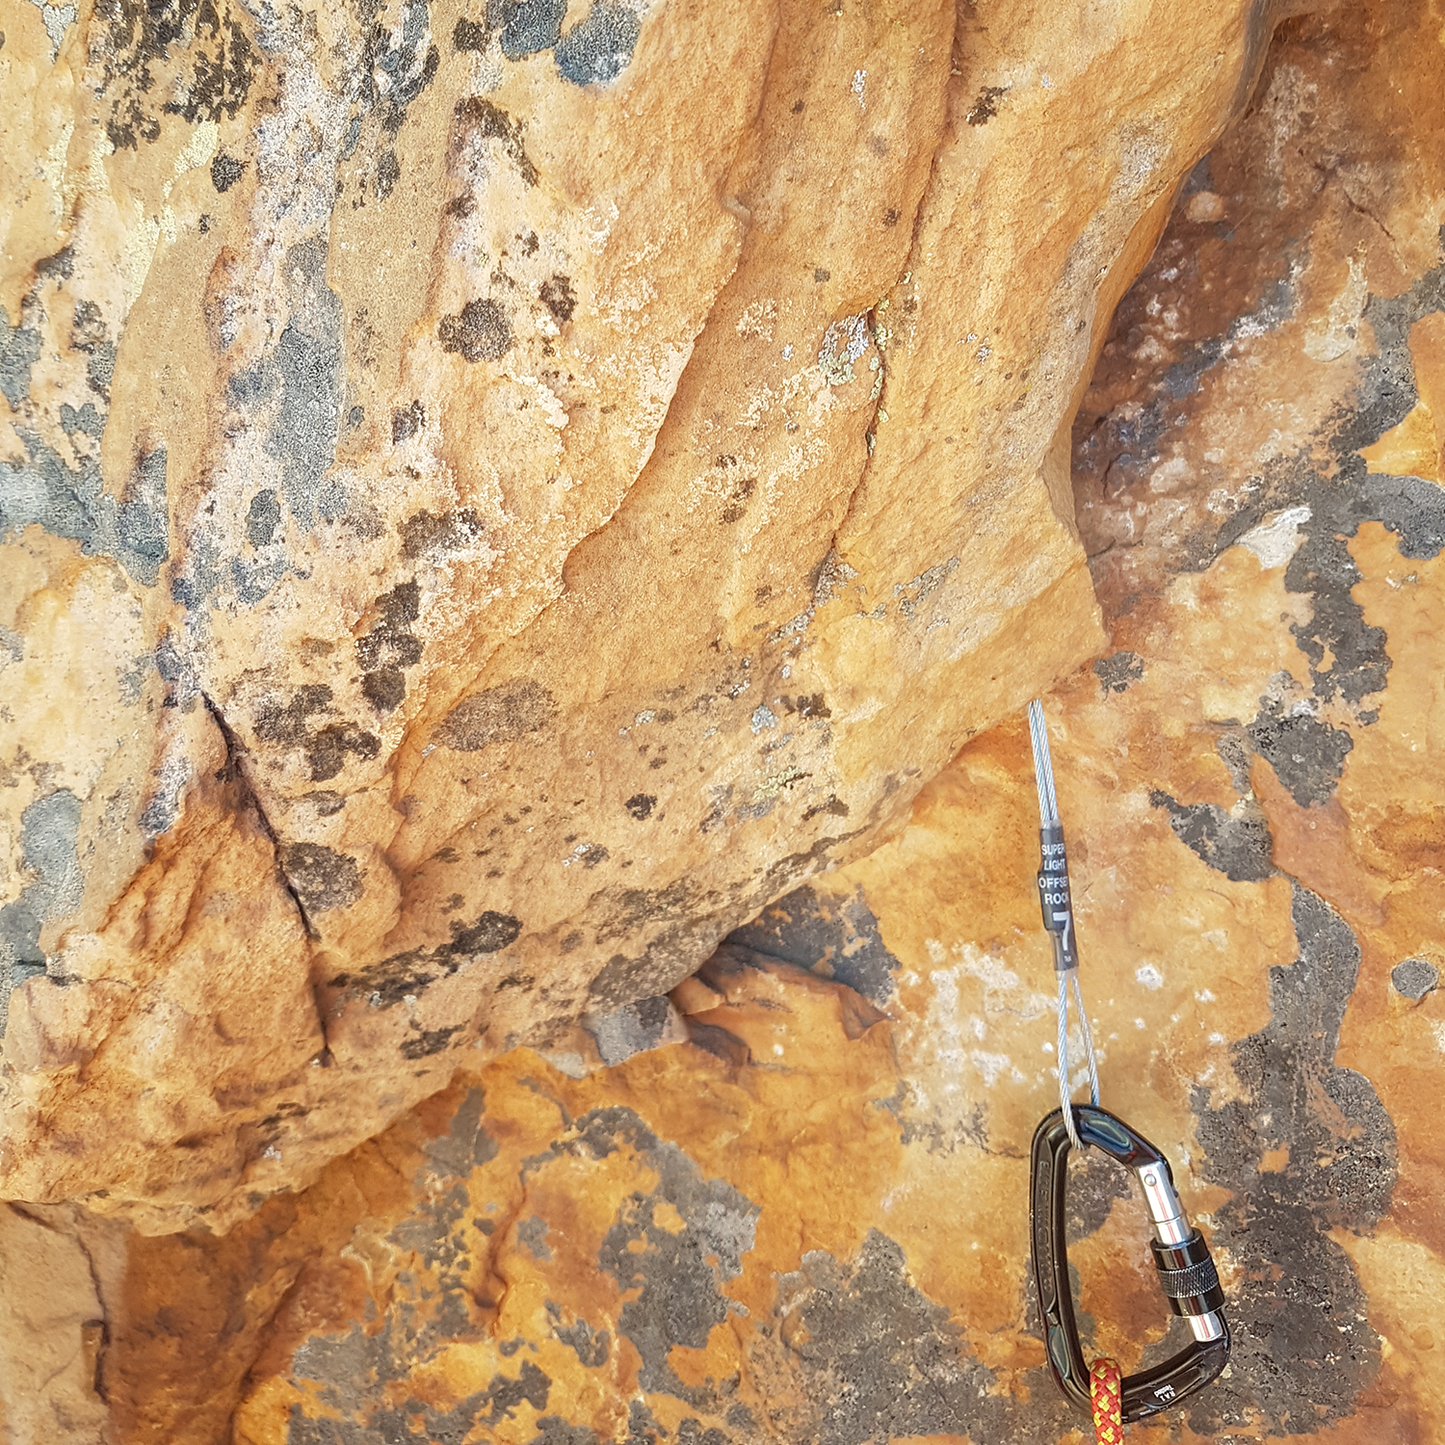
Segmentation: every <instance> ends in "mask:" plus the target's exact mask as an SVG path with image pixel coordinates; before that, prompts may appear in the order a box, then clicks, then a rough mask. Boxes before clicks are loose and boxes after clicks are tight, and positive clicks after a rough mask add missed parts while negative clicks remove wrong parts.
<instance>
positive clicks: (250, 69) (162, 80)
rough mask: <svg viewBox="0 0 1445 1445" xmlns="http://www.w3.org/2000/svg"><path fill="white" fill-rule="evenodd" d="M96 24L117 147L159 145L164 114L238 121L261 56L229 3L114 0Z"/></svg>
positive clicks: (95, 54) (94, 49) (95, 46)
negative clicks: (152, 143)
mask: <svg viewBox="0 0 1445 1445" xmlns="http://www.w3.org/2000/svg"><path fill="white" fill-rule="evenodd" d="M96 20H97V31H96V33H95V34H93V35H92V37H91V46H90V53H91V56H92V58H94V59H97V60H98V61H99V62H100V64H101V66H102V72H101V74H102V78H101V84H100V94H102V95H104V96H106V97H107V98H108V99H109V102H110V114H109V117H108V118H107V120H106V123H105V132H106V135H107V137H108V138H109V140H110V143H111V144H112V145H113V146H114V147H115V148H116V149H117V150H125V149H130V150H135V149H137V147H138V145H139V142H140V141H146V142H153V141H155V140H158V139H159V138H160V133H161V117H162V116H164V115H177V116H180V117H181V118H182V119H184V120H186V121H187V122H189V123H190V124H192V125H194V124H196V122H198V121H219V120H220V119H221V118H222V117H223V116H224V117H225V118H226V119H228V120H234V119H235V118H236V115H237V113H238V112H239V111H240V109H241V107H242V105H244V104H245V101H246V97H247V96H248V95H249V93H250V89H251V83H252V81H253V79H254V78H255V74H256V71H257V69H258V68H259V65H260V58H259V56H258V55H257V53H256V50H255V48H254V46H253V45H252V44H251V41H250V39H249V37H248V36H247V34H246V32H245V31H244V30H243V29H242V27H241V24H240V22H239V20H238V19H237V15H236V12H233V11H232V9H231V8H230V6H229V5H225V4H216V3H215V0H199V3H198V0H114V3H112V4H108V5H106V6H104V7H102V8H101V9H100V10H98V11H97V12H96ZM172 49H174V51H175V55H174V57H173V56H172V53H171V52H172ZM162 95H164V96H167V97H168V99H166V100H165V101H164V102H161V103H159V104H158V103H157V102H158V101H159V97H160V96H162Z"/></svg>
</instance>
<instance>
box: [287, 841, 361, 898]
mask: <svg viewBox="0 0 1445 1445" xmlns="http://www.w3.org/2000/svg"><path fill="white" fill-rule="evenodd" d="M281 871H282V872H283V873H284V874H285V875H286V882H287V884H288V885H289V886H290V888H291V891H292V892H293V893H294V894H295V895H296V897H297V899H298V900H299V901H300V903H301V906H302V907H303V908H304V909H305V910H306V912H307V914H308V916H310V915H314V914H317V913H326V912H328V911H329V910H330V909H333V908H349V907H350V906H351V905H352V904H353V903H355V902H356V900H357V899H358V898H360V897H361V894H362V891H363V879H364V878H365V876H366V875H365V874H364V873H363V872H362V870H361V868H360V866H359V865H358V864H357V861H356V859H355V858H353V857H352V856H351V855H350V854H349V853H342V852H339V851H338V850H337V849H335V848H328V847H326V846H324V845H323V844H321V843H292V844H290V845H288V846H287V847H286V848H284V849H283V850H282V853H281Z"/></svg>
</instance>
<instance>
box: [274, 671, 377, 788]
mask: <svg viewBox="0 0 1445 1445" xmlns="http://www.w3.org/2000/svg"><path fill="white" fill-rule="evenodd" d="M333 698H334V694H333V693H332V691H331V689H330V688H329V687H328V686H327V685H326V684H325V683H308V684H306V685H305V686H304V687H299V688H297V689H296V691H295V692H293V693H292V695H291V697H290V699H289V700H288V701H286V702H282V701H280V699H279V698H276V697H272V698H269V699H267V700H266V701H265V702H263V703H261V704H260V706H259V707H258V708H257V709H256V720H255V724H254V726H255V732H256V737H257V738H258V739H260V741H262V742H267V743H281V744H284V745H286V746H289V747H292V748H295V749H297V750H298V751H301V752H303V753H304V754H305V757H306V762H307V765H308V767H309V769H310V776H311V781H312V782H313V783H325V782H329V781H330V780H331V779H332V778H334V777H335V776H336V775H337V774H338V773H339V772H340V771H341V770H342V768H343V767H345V765H346V760H347V758H348V756H354V757H357V758H359V759H361V760H362V761H363V762H369V761H370V760H371V759H372V758H374V757H376V755H377V754H378V753H379V752H380V751H381V740H380V738H378V737H377V736H376V734H375V733H370V732H365V731H363V730H362V729H361V728H359V727H357V726H356V725H355V724H354V723H349V722H328V723H324V724H323V725H322V726H320V727H313V726H312V723H311V719H312V718H313V717H315V716H316V715H317V714H318V713H320V714H323V715H324V714H326V713H328V712H329V711H330V710H331V705H332V702H333Z"/></svg>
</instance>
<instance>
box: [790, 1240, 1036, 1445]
mask: <svg viewBox="0 0 1445 1445" xmlns="http://www.w3.org/2000/svg"><path fill="white" fill-rule="evenodd" d="M776 1318H777V1320H778V1326H777V1332H778V1337H779V1339H780V1341H781V1343H782V1345H783V1347H784V1348H785V1349H786V1351H787V1352H788V1355H789V1356H790V1357H791V1358H792V1361H793V1367H794V1369H796V1370H797V1371H798V1372H799V1373H800V1374H801V1375H802V1377H803V1382H804V1391H805V1398H806V1399H807V1400H808V1402H809V1405H810V1407H811V1415H812V1418H811V1419H810V1420H809V1422H808V1429H807V1432H806V1434H807V1436H811V1437H813V1438H815V1439H817V1440H818V1441H819V1442H820V1445H868V1442H873V1441H887V1440H892V1439H897V1438H899V1437H902V1436H923V1435H949V1436H955V1437H967V1438H968V1439H972V1440H1013V1441H1020V1440H1022V1439H1025V1438H1027V1439H1030V1440H1032V1439H1033V1438H1034V1435H1033V1432H1032V1431H1029V1432H1027V1435H1023V1434H1020V1432H1019V1431H1017V1430H1015V1429H1011V1428H1009V1427H1010V1426H1012V1425H1015V1424H1018V1423H1021V1422H1019V1421H1018V1420H1017V1419H1015V1418H1011V1417H1016V1416H1017V1414H1018V1413H1019V1412H1018V1411H1016V1410H1011V1409H1010V1408H1009V1403H1008V1402H1007V1401H1006V1400H1005V1399H1002V1398H997V1397H995V1396H994V1394H993V1391H992V1389H991V1388H990V1387H991V1386H992V1384H993V1376H992V1373H991V1372H990V1371H989V1370H988V1369H987V1368H986V1367H985V1366H984V1365H982V1364H981V1363H980V1362H979V1361H978V1360H977V1359H976V1358H975V1357H973V1356H972V1355H970V1354H969V1352H968V1349H967V1346H966V1344H965V1341H964V1339H963V1334H962V1331H961V1330H960V1329H959V1328H958V1327H957V1326H956V1325H955V1324H953V1322H952V1321H951V1320H950V1319H949V1315H948V1311H947V1310H946V1309H944V1308H943V1307H942V1306H941V1305H938V1304H935V1303H934V1302H933V1301H932V1300H930V1299H928V1298H927V1296H925V1295H924V1294H923V1293H922V1292H921V1291H920V1290H919V1289H918V1287H917V1286H916V1285H915V1284H914V1283H913V1280H912V1279H911V1278H910V1276H909V1271H908V1262H907V1259H906V1258H905V1256H904V1253H903V1250H902V1249H901V1248H900V1247H899V1246H898V1245H897V1244H896V1243H894V1241H893V1240H891V1239H889V1238H888V1236H887V1235H885V1234H883V1233H881V1232H880V1231H879V1230H877V1229H870V1230H869V1231H868V1234H867V1236H866V1238H865V1239H864V1241H863V1247H862V1250H861V1251H860V1252H859V1255H858V1258H857V1259H856V1260H854V1261H852V1262H851V1263H848V1264H844V1263H841V1262H840V1261H838V1260H836V1259H835V1258H834V1257H833V1256H832V1255H830V1254H828V1253H826V1252H824V1251H822V1250H811V1251H809V1252H808V1253H806V1254H804V1255H803V1257H802V1261H801V1266H800V1268H799V1269H798V1270H797V1272H796V1273H793V1274H785V1275H782V1276H781V1277H780V1278H779V1280H778V1303H777V1310H776ZM1051 1406H1052V1407H1053V1408H1050V1407H1051ZM1030 1413H1033V1414H1037V1415H1038V1417H1039V1424H1040V1425H1041V1426H1042V1427H1043V1429H1044V1430H1045V1431H1047V1430H1048V1429H1049V1427H1050V1425H1051V1424H1052V1423H1053V1422H1054V1421H1056V1420H1057V1417H1058V1416H1059V1415H1061V1413H1062V1411H1061V1410H1060V1409H1059V1408H1058V1405H1057V1402H1055V1401H1054V1400H1052V1399H1050V1397H1049V1396H1048V1395H1043V1394H1041V1395H1040V1398H1039V1399H1038V1401H1037V1402H1036V1405H1035V1409H1034V1410H1033V1411H1031V1412H1030ZM1051 1417H1052V1419H1051ZM1045 1438H1047V1437H1045ZM1053 1438H1057V1436H1056V1435H1055V1436H1054V1437H1053Z"/></svg>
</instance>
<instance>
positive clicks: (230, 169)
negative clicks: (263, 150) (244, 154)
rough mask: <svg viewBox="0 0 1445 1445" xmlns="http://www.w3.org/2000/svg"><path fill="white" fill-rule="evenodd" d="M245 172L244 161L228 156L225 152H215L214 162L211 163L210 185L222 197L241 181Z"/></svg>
mask: <svg viewBox="0 0 1445 1445" xmlns="http://www.w3.org/2000/svg"><path fill="white" fill-rule="evenodd" d="M245 171H246V162H245V161H239V160H237V159H236V157H235V156H228V155H227V154H226V153H225V151H217V152H216V158H215V160H213V161H212V162H211V184H212V185H213V186H215V188H216V189H217V190H218V191H220V192H221V193H222V194H223V195H224V194H225V192H227V191H229V190H230V189H231V187H232V186H234V185H235V184H236V182H237V181H239V180H240V179H241V177H242V176H243V175H244V174H245Z"/></svg>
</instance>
